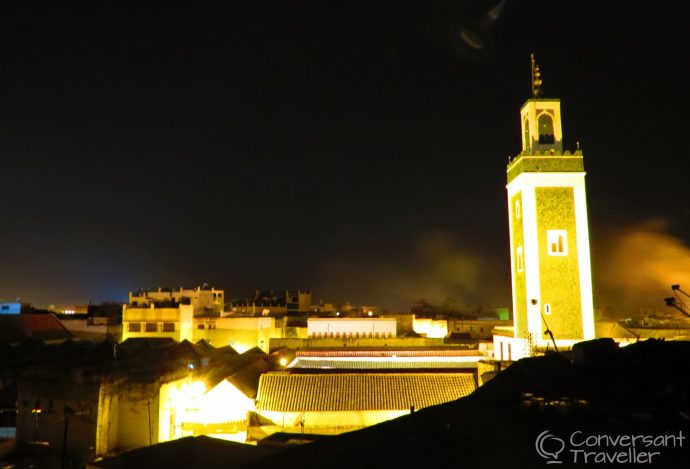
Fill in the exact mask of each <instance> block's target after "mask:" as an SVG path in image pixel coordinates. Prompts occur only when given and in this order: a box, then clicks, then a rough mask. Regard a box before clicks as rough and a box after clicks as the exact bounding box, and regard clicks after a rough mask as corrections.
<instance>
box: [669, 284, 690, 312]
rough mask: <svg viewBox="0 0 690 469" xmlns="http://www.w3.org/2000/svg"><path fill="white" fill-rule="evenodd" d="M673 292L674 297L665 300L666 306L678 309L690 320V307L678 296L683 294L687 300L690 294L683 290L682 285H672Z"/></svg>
mask: <svg viewBox="0 0 690 469" xmlns="http://www.w3.org/2000/svg"><path fill="white" fill-rule="evenodd" d="M671 290H672V291H673V296H671V297H669V298H664V303H666V306H670V307H671V308H674V309H677V310H678V311H680V312H681V313H683V314H684V315H685V316H687V317H689V318H690V313H689V312H688V309H689V308H688V305H687V304H685V301H683V299H682V298H681V297H680V296H679V295H678V293H681V294H682V295H684V296H685V297H687V298H690V294H688V293H686V292H684V291H683V290H681V289H680V285H671Z"/></svg>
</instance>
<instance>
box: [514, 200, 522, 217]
mask: <svg viewBox="0 0 690 469" xmlns="http://www.w3.org/2000/svg"><path fill="white" fill-rule="evenodd" d="M521 216H522V208H521V207H520V199H517V200H516V201H515V218H516V219H517V220H519V219H520V217H521Z"/></svg>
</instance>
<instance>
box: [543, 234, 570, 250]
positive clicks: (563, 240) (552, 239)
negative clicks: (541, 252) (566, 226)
mask: <svg viewBox="0 0 690 469" xmlns="http://www.w3.org/2000/svg"><path fill="white" fill-rule="evenodd" d="M546 242H547V243H548V250H549V256H567V255H568V233H567V232H566V231H565V230H547V231H546Z"/></svg>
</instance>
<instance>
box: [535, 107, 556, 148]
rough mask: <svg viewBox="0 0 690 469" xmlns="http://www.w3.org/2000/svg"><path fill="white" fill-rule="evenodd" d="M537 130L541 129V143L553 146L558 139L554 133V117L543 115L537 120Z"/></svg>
mask: <svg viewBox="0 0 690 469" xmlns="http://www.w3.org/2000/svg"><path fill="white" fill-rule="evenodd" d="M537 128H538V129H539V143H540V144H553V143H555V142H556V138H555V137H554V133H553V117H551V116H550V115H549V114H547V113H542V114H540V115H539V117H538V118H537Z"/></svg>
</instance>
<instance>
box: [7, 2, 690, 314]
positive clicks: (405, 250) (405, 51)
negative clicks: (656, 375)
mask: <svg viewBox="0 0 690 469" xmlns="http://www.w3.org/2000/svg"><path fill="white" fill-rule="evenodd" d="M58 3H60V2H43V3H33V2H24V1H17V2H2V6H0V38H1V39H0V53H1V55H2V59H1V60H0V162H1V165H2V166H1V168H2V172H1V173H0V174H1V177H2V198H1V199H0V227H1V228H0V265H1V266H2V267H1V268H0V298H1V299H5V300H14V299H15V298H17V297H21V299H22V301H26V302H32V303H34V304H37V305H49V304H51V303H52V304H58V305H59V304H69V303H72V304H75V303H76V304H85V303H86V302H87V301H92V302H95V301H104V300H124V299H126V296H127V292H128V291H130V290H133V289H137V288H142V287H143V288H147V287H157V286H182V285H185V286H192V285H197V284H201V283H204V282H207V283H209V284H212V285H215V286H216V287H219V288H224V289H225V290H226V292H227V293H226V294H227V296H228V297H232V298H241V297H246V296H247V295H248V294H250V293H251V292H253V291H254V290H255V289H257V288H259V289H284V288H305V289H311V290H312V291H313V292H314V300H315V301H319V300H320V299H325V300H329V301H337V302H344V301H347V300H349V301H351V302H353V303H358V304H362V303H365V304H379V305H382V306H386V307H389V308H393V309H406V308H408V307H409V306H410V304H411V303H412V302H413V301H415V300H416V299H419V298H426V299H427V300H429V301H432V302H441V301H443V300H444V299H445V298H447V297H452V298H454V299H456V300H457V301H458V302H459V303H461V304H484V305H504V306H507V305H509V304H510V271H509V257H508V256H509V250H508V227H507V224H508V221H507V208H506V194H505V168H506V163H507V159H508V156H509V155H515V154H517V153H518V152H519V150H520V121H519V108H520V106H521V105H522V104H523V102H524V101H525V99H527V98H529V97H530V76H529V71H530V62H529V54H530V52H534V53H535V55H536V58H537V62H538V63H539V65H540V66H541V69H542V77H543V79H544V84H545V95H546V96H547V97H558V98H560V99H561V100H562V112H563V126H564V135H565V146H566V148H569V149H574V148H575V145H576V142H577V141H579V142H581V145H582V148H583V150H584V155H585V167H586V170H587V185H588V204H589V214H590V232H591V237H592V249H593V258H592V263H593V269H594V272H593V274H594V283H595V305H598V306H599V307H604V306H606V305H618V307H637V305H642V304H653V305H657V306H660V308H663V306H662V302H661V298H663V296H669V294H670V290H669V289H668V288H666V290H664V289H663V288H664V286H665V285H670V283H681V284H683V283H684V282H685V283H686V284H690V251H689V250H688V245H690V185H689V184H688V175H689V174H690V165H689V164H688V151H689V147H690V144H689V143H688V135H689V134H690V132H689V131H688V129H689V128H690V117H689V116H690V113H689V112H688V109H690V108H689V106H690V102H689V101H690V93H689V92H688V84H690V73H689V69H690V53H688V48H687V45H686V44H685V40H686V39H688V37H687V36H688V33H687V28H688V27H687V25H688V24H689V23H690V16H689V15H688V12H687V11H685V10H679V8H687V7H684V6H683V7H680V6H679V5H680V3H675V2H627V1H610V2H601V1H594V0H592V1H583V0H577V1H563V2H554V1H552V0H543V1H541V0H539V1H537V0H508V1H507V2H506V4H505V5H504V8H503V9H502V10H501V11H500V15H499V17H498V19H497V20H496V21H491V20H488V19H487V18H488V17H487V12H488V11H489V10H490V9H491V8H492V7H493V6H495V5H496V3H497V1H496V0H492V1H488V0H486V1H485V0H475V1H462V0H456V1H435V0H434V1H425V2H401V1H390V2H374V1H361V2H346V1H344V2H330V1H323V0H314V1H298V0H282V1H276V2H265V1H260V0H253V1H232V2H216V3H213V4H209V5H199V4H197V2H185V3H182V2H180V5H178V6H175V4H176V2H171V3H168V2H163V3H148V2H147V4H146V5H144V4H143V3H144V2H138V3H141V4H136V5H129V6H126V5H124V2H118V1H111V2H84V5H83V7H81V8H77V7H68V6H65V5H59V4H58ZM461 31H465V32H466V33H467V32H468V31H473V32H474V33H473V34H475V35H480V36H482V38H483V39H482V42H483V44H482V48H481V49H477V48H472V47H469V46H468V45H467V43H465V42H463V41H462V40H461V35H460V32H461ZM475 45H479V44H475ZM688 286H689V287H690V285H688Z"/></svg>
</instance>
